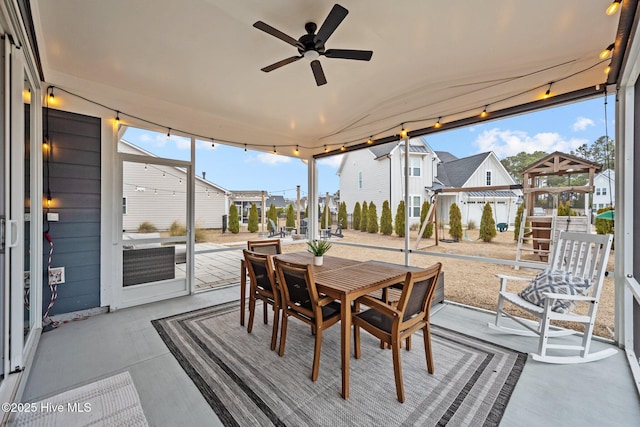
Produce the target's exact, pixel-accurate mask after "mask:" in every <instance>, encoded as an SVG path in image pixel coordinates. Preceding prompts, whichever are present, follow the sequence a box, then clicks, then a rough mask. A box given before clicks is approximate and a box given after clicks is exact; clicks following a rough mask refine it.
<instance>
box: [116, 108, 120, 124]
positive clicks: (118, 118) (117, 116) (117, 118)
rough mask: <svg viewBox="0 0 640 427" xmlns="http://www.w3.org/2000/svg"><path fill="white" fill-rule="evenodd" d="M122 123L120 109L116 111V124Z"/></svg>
mask: <svg viewBox="0 0 640 427" xmlns="http://www.w3.org/2000/svg"><path fill="white" fill-rule="evenodd" d="M119 124H120V111H116V125H119Z"/></svg>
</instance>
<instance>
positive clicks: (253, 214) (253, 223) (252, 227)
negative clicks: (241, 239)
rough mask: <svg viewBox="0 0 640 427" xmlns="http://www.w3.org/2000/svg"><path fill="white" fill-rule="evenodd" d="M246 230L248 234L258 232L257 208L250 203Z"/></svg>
mask: <svg viewBox="0 0 640 427" xmlns="http://www.w3.org/2000/svg"><path fill="white" fill-rule="evenodd" d="M247 230H249V233H255V232H256V231H258V207H257V206H256V204H255V203H252V204H251V208H249V223H248V224H247Z"/></svg>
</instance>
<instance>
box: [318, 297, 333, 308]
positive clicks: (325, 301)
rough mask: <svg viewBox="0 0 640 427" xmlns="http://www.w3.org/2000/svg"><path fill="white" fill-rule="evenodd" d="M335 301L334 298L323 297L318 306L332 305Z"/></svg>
mask: <svg viewBox="0 0 640 427" xmlns="http://www.w3.org/2000/svg"><path fill="white" fill-rule="evenodd" d="M333 301H335V300H334V299H333V298H331V297H328V296H327V297H322V298H320V299H319V300H318V305H319V306H320V307H324V306H325V305H329V304H331V303H332V302H333Z"/></svg>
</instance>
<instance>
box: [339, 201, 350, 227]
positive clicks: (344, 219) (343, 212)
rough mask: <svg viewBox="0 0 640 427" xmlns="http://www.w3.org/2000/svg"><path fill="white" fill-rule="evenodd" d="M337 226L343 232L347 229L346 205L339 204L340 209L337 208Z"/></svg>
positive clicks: (343, 203)
mask: <svg viewBox="0 0 640 427" xmlns="http://www.w3.org/2000/svg"><path fill="white" fill-rule="evenodd" d="M338 224H340V225H341V226H342V229H343V230H346V229H347V226H348V224H347V203H346V202H342V203H340V207H339V208H338Z"/></svg>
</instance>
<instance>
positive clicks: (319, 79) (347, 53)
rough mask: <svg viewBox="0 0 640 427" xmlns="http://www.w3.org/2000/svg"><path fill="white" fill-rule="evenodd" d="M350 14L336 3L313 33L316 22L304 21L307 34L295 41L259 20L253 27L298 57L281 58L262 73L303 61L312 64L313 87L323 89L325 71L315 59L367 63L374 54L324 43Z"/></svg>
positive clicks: (325, 81)
mask: <svg viewBox="0 0 640 427" xmlns="http://www.w3.org/2000/svg"><path fill="white" fill-rule="evenodd" d="M348 13H349V11H348V10H347V9H345V8H344V7H342V6H340V5H339V4H335V5H334V6H333V9H331V12H329V15H328V16H327V18H326V19H325V20H324V22H323V23H322V26H320V29H319V30H318V32H317V33H316V29H317V28H318V27H317V25H316V24H315V22H307V23H306V24H305V26H304V29H305V30H306V31H307V34H305V35H303V36H302V37H300V38H299V39H298V40H296V39H294V38H293V37H291V36H288V35H287V34H285V33H283V32H282V31H279V30H276V29H275V28H273V27H272V26H270V25H268V24H265V23H264V22H262V21H258V22H256V23H255V24H253V26H254V27H256V28H257V29H259V30H262V31H264V32H265V33H267V34H271V35H272V36H274V37H277V38H279V39H280V40H282V41H284V42H285V43H289V44H290V45H292V46H293V47H295V48H297V49H298V53H299V55H297V56H292V57H290V58H287V59H283V60H282V61H278V62H276V63H275V64H271V65H269V66H267V67H264V68H262V71H264V72H265V73H268V72H270V71H273V70H276V69H278V68H280V67H282V66H284V65H287V64H291V63H292V62H296V61H297V60H299V59H302V58H306V59H308V60H309V61H311V70H312V71H313V76H314V77H315V79H316V84H317V85H318V86H322V85H323V84H326V83H327V79H326V77H325V76H324V71H322V65H321V64H320V61H318V58H319V57H320V56H323V55H324V56H326V57H327V58H340V59H355V60H357V61H369V60H370V59H371V56H372V55H373V51H370V50H353V49H326V50H325V47H324V44H325V43H326V42H327V40H328V39H329V37H331V34H333V32H334V31H335V30H336V28H338V25H340V23H341V22H342V21H343V20H344V18H345V17H346V16H347V14H348Z"/></svg>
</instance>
